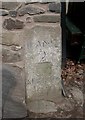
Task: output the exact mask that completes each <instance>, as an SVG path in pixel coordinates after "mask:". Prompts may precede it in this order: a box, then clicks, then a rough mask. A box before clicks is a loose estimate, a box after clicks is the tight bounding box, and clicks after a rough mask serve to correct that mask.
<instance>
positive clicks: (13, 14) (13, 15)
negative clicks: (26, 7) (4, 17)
mask: <svg viewBox="0 0 85 120" xmlns="http://www.w3.org/2000/svg"><path fill="white" fill-rule="evenodd" d="M9 15H10V16H11V17H17V11H15V10H10V11H9Z"/></svg>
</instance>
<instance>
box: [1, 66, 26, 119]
mask: <svg viewBox="0 0 85 120" xmlns="http://www.w3.org/2000/svg"><path fill="white" fill-rule="evenodd" d="M2 99H3V118H23V117H26V115H27V111H26V106H25V79H24V76H23V72H22V71H21V69H19V68H17V67H12V66H10V65H3V66H2Z"/></svg>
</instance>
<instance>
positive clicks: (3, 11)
mask: <svg viewBox="0 0 85 120" xmlns="http://www.w3.org/2000/svg"><path fill="white" fill-rule="evenodd" d="M8 14H9V12H8V11H7V10H4V9H0V16H6V15H8Z"/></svg>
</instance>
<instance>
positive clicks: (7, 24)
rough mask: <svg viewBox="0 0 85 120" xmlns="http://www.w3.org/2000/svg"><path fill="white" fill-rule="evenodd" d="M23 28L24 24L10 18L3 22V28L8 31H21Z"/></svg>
mask: <svg viewBox="0 0 85 120" xmlns="http://www.w3.org/2000/svg"><path fill="white" fill-rule="evenodd" d="M23 27H24V22H22V21H20V20H17V19H16V20H14V19H12V18H9V19H5V20H4V22H3V28H5V29H8V30H13V29H22V28H23Z"/></svg>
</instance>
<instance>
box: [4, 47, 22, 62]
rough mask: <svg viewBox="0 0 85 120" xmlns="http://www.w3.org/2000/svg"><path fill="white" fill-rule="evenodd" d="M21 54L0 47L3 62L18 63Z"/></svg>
mask: <svg viewBox="0 0 85 120" xmlns="http://www.w3.org/2000/svg"><path fill="white" fill-rule="evenodd" d="M22 56H23V55H22V52H15V51H12V50H10V49H8V48H5V47H2V61H3V62H18V61H21V60H22V59H23V57H22Z"/></svg>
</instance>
